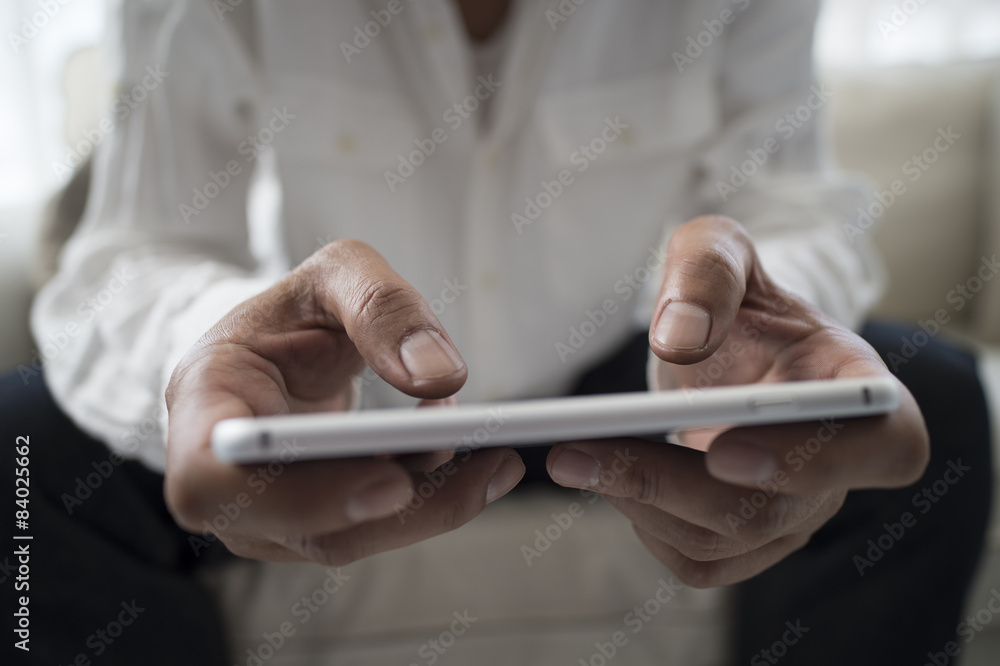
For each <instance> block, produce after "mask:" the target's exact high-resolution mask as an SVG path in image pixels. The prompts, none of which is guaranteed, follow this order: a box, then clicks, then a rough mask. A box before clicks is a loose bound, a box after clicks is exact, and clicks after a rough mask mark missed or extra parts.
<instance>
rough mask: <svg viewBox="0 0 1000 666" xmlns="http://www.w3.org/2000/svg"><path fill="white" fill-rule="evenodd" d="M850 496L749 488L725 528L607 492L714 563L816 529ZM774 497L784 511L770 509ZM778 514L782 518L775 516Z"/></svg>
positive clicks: (641, 521)
mask: <svg viewBox="0 0 1000 666" xmlns="http://www.w3.org/2000/svg"><path fill="white" fill-rule="evenodd" d="M845 495H846V493H833V494H825V495H806V496H802V497H794V496H774V495H768V494H767V493H765V492H762V491H757V492H756V493H750V492H747V493H746V494H745V495H744V496H743V498H741V500H740V504H739V505H738V506H733V507H731V508H730V509H729V510H728V511H727V512H726V514H725V523H726V529H725V530H724V531H722V532H721V533H720V532H717V531H714V530H710V529H707V528H705V527H702V526H700V525H695V524H694V523H690V522H688V521H686V520H683V519H681V518H679V517H677V516H675V515H673V514H671V513H668V512H666V511H662V510H660V509H658V508H656V507H655V506H652V505H650V504H642V503H641V502H637V501H636V500H634V499H630V498H622V497H612V496H610V495H604V496H603V497H604V499H605V500H606V501H607V502H608V503H609V504H611V505H612V506H613V507H615V508H616V509H617V510H618V511H619V512H620V513H621V514H622V515H623V516H625V517H626V518H628V519H629V521H630V522H632V524H634V525H635V526H636V527H640V528H642V529H643V530H645V531H646V532H648V533H649V534H651V535H653V536H654V537H656V538H657V539H658V540H660V541H662V542H664V543H667V544H669V545H671V546H673V547H674V548H676V549H677V550H678V551H680V553H681V554H683V555H684V556H685V557H688V558H690V559H692V560H695V561H698V562H711V561H714V560H722V559H727V558H730V557H737V556H739V555H742V554H744V553H746V552H747V548H760V547H761V546H764V545H766V544H768V543H770V542H771V541H774V540H775V539H779V538H781V537H784V536H788V535H789V534H795V533H808V534H811V533H812V532H815V531H816V530H817V529H819V528H820V526H822V525H823V524H824V523H825V522H826V521H827V520H829V519H830V518H831V517H832V516H833V515H834V514H835V513H836V512H837V511H838V510H839V509H840V506H841V505H842V503H843V498H844V497H845ZM776 497H780V499H776ZM773 501H777V502H783V503H784V504H785V506H786V507H787V508H782V509H781V512H780V513H779V512H775V511H771V512H770V513H768V512H767V510H766V506H767V505H768V504H769V503H771V502H773ZM782 513H783V514H784V515H782ZM769 516H770V518H769ZM774 517H780V519H778V520H774ZM769 523H770V524H769Z"/></svg>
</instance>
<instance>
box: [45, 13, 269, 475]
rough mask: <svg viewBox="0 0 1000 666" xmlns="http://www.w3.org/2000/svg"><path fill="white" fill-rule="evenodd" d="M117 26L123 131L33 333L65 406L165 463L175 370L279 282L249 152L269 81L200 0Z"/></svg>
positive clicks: (98, 168) (116, 108)
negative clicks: (253, 190)
mask: <svg viewBox="0 0 1000 666" xmlns="http://www.w3.org/2000/svg"><path fill="white" fill-rule="evenodd" d="M115 23H116V25H117V27H118V29H119V30H120V32H121V36H120V45H119V48H120V49H121V51H120V53H119V54H118V56H117V59H116V61H115V69H116V71H115V75H116V80H117V81H119V82H120V83H119V91H118V93H119V94H120V96H119V97H118V98H117V99H116V100H115V102H114V104H113V106H112V108H111V110H110V111H109V115H108V120H109V121H110V122H112V123H113V125H114V127H113V130H112V131H110V132H108V133H107V134H106V135H105V136H104V137H103V139H102V141H101V143H100V144H99V145H98V148H97V150H96V154H95V163H94V171H93V177H92V182H91V188H90V193H89V199H88V205H87V210H86V212H85V214H84V218H83V220H82V221H81V223H80V226H79V228H78V229H77V231H76V232H75V234H74V235H73V237H72V238H71V239H70V241H69V242H68V244H67V246H66V247H65V248H64V250H63V253H62V255H61V258H60V269H59V272H58V274H57V275H56V276H55V277H54V278H53V279H52V280H51V281H50V282H49V283H48V284H47V285H46V286H45V287H44V288H43V289H42V291H41V292H40V293H39V295H38V297H37V298H36V300H35V303H34V306H33V310H32V318H31V324H32V330H33V333H34V336H35V339H36V342H37V344H38V347H39V350H40V354H41V356H42V359H43V366H44V375H45V381H46V382H47V384H48V386H49V389H50V391H51V392H52V394H53V396H54V398H55V400H56V402H57V403H58V404H59V405H60V407H61V408H62V409H63V410H64V411H65V412H66V413H67V414H68V415H69V416H70V417H71V418H72V419H73V420H74V421H75V422H76V423H77V424H78V425H79V426H80V427H81V428H82V429H83V430H85V431H86V432H88V433H89V434H91V435H93V436H94V437H96V438H98V439H101V440H103V441H105V442H107V444H108V445H109V446H111V447H112V448H113V449H115V450H118V451H121V452H122V453H123V454H125V455H126V456H129V457H135V458H138V459H140V460H142V461H143V462H144V463H145V464H147V465H148V466H150V467H152V468H154V469H162V468H163V465H164V459H165V451H164V442H165V439H166V438H165V432H166V407H165V401H164V397H163V395H164V390H165V388H166V384H167V381H168V379H169V377H170V374H171V372H172V370H173V367H174V366H175V365H176V363H177V361H178V360H179V359H180V357H181V356H182V355H183V354H184V353H185V351H186V350H187V349H189V348H190V346H191V345H192V344H193V343H194V342H195V341H196V340H197V339H198V338H199V337H200V336H201V335H202V334H203V333H204V332H205V331H207V330H208V329H209V328H210V327H211V326H212V325H213V324H214V323H215V322H216V321H218V320H219V319H220V318H221V317H222V315H224V314H225V313H226V312H227V311H228V310H230V309H231V308H232V307H234V306H235V305H237V304H238V303H240V302H241V301H243V300H246V299H247V298H249V297H251V296H253V295H255V294H257V293H260V292H261V291H263V290H264V289H265V288H266V287H267V286H269V285H270V284H271V283H273V282H274V280H275V279H276V276H273V275H270V276H269V275H264V274H263V273H262V271H261V270H260V269H259V266H258V262H257V261H256V260H255V258H254V256H253V253H252V252H251V250H250V243H249V232H248V227H247V215H246V200H247V194H248V190H249V183H250V179H251V172H252V168H253V166H254V165H253V163H252V157H254V156H255V154H253V153H251V152H249V151H241V147H242V146H244V145H246V140H247V139H248V137H249V135H250V133H251V128H252V127H253V125H254V119H253V117H252V116H253V114H254V112H253V109H254V108H255V106H254V104H255V82H254V72H253V68H252V64H251V62H250V60H249V57H248V56H247V54H246V52H245V51H244V49H243V47H242V45H241V44H240V42H239V41H238V39H237V37H236V35H235V34H233V33H232V31H231V30H230V29H229V28H228V27H227V26H226V24H225V23H224V22H221V21H219V20H218V19H217V18H216V17H215V16H214V15H213V14H212V13H211V7H210V4H209V3H206V2H197V1H186V2H175V3H169V2H162V1H160V2H156V1H154V2H148V3H139V2H124V3H121V6H120V7H119V9H118V13H117V15H116V16H115ZM248 155H249V156H250V157H248Z"/></svg>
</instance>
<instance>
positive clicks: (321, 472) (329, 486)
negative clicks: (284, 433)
mask: <svg viewBox="0 0 1000 666" xmlns="http://www.w3.org/2000/svg"><path fill="white" fill-rule="evenodd" d="M194 372H200V373H201V374H202V375H203V376H201V377H197V378H195V379H196V381H192V382H190V383H189V384H188V387H187V388H186V390H184V391H178V392H177V393H176V395H172V396H171V402H172V404H171V409H170V423H169V432H168V439H169V443H168V451H167V453H168V455H167V469H166V483H165V493H166V495H167V504H168V506H169V507H170V510H171V513H172V514H173V515H174V517H175V519H176V520H177V522H178V523H179V524H180V525H181V526H182V527H184V528H185V529H188V530H191V531H195V532H204V531H214V532H216V533H218V532H221V531H231V532H233V533H237V534H238V533H246V534H252V533H254V532H255V531H270V532H282V531H288V532H302V533H317V532H328V531H331V530H337V529H343V528H345V527H348V526H350V525H354V524H357V523H359V522H364V521H367V520H375V519H378V518H382V517H384V516H387V515H391V514H392V512H393V507H394V506H395V505H396V504H398V503H400V502H406V501H407V500H408V499H409V497H410V495H411V493H412V481H411V478H410V475H409V474H408V473H407V471H406V470H405V469H403V468H402V467H401V466H400V465H399V464H398V463H396V462H394V461H392V460H385V459H378V458H362V459H342V460H316V461H309V462H298V456H299V452H298V450H297V449H296V448H295V446H294V443H288V442H282V443H280V444H279V448H278V452H279V456H278V457H279V460H277V461H273V462H271V463H261V464H258V465H229V464H224V463H221V462H219V461H218V460H216V459H215V457H214V455H213V454H212V452H211V449H210V448H209V447H208V446H207V445H205V444H204V442H207V440H208V434H207V433H208V431H209V430H210V429H211V426H212V424H214V423H216V422H218V421H220V420H222V419H226V418H234V417H248V416H252V415H253V414H255V413H258V412H259V410H261V409H265V408H266V405H265V404H264V403H267V402H268V401H269V400H272V399H273V398H272V397H270V396H271V394H273V393H274V392H275V391H277V389H276V388H275V387H274V385H273V384H270V385H268V382H267V380H266V379H259V378H262V377H263V375H261V374H259V373H252V372H250V373H241V374H239V376H236V377H234V376H233V375H232V374H226V373H222V374H221V375H215V374H212V373H210V372H209V371H199V370H195V371H194ZM234 381H238V382H240V386H239V390H241V391H244V392H245V393H246V395H248V396H251V397H249V398H248V399H247V400H249V401H250V402H247V400H244V399H242V398H239V397H237V393H236V387H234V386H229V385H227V383H231V382H234Z"/></svg>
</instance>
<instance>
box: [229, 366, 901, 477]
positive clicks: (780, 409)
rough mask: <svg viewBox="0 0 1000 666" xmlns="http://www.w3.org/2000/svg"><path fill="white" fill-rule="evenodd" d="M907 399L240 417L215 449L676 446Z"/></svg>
mask: <svg viewBox="0 0 1000 666" xmlns="http://www.w3.org/2000/svg"><path fill="white" fill-rule="evenodd" d="M899 399H900V397H899V391H898V388H897V384H896V382H895V381H893V380H892V379H890V378H887V377H878V378H862V379H836V380H822V381H804V382H787V383H779V384H753V385H748V386H726V387H718V388H707V389H703V390H691V389H684V390H676V391H660V392H656V393H618V394H610V395H593V396H579V397H569V398H546V399H542V400H524V401H517V402H499V403H490V404H469V405H459V406H457V407H439V408H430V409H377V410H365V411H356V412H336V413H319V414H296V415H284V416H264V417H257V418H237V419H227V420H224V421H220V422H219V423H217V424H216V425H215V428H214V429H213V430H212V451H213V452H214V454H215V456H216V458H217V459H219V460H221V461H224V462H230V463H252V462H262V461H268V460H272V459H275V460H276V459H279V456H280V455H281V453H282V451H283V450H285V449H287V447H288V445H289V444H290V443H292V442H294V443H295V452H296V459H297V460H306V459H315V458H343V457H356V456H372V455H379V454H402V453H418V452H422V451H440V450H445V449H452V448H453V449H475V448H482V447H488V446H530V445H537V444H552V443H556V442H564V441H571V440H579V439H597V438H602V437H626V436H632V437H647V438H654V439H659V440H661V441H666V435H667V434H669V433H671V432H676V431H680V430H687V429H693V428H707V427H718V426H735V425H754V424H767V423H787V422H793V421H810V420H814V419H820V418H847V417H858V416H872V415H876V414H884V413H886V412H890V411H892V410H894V409H896V407H898V405H899ZM285 457H287V452H286V454H285Z"/></svg>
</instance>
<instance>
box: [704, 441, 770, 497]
mask: <svg viewBox="0 0 1000 666" xmlns="http://www.w3.org/2000/svg"><path fill="white" fill-rule="evenodd" d="M705 466H706V468H707V469H708V473H709V474H711V475H712V476H714V477H715V478H716V479H718V480H720V481H725V482H726V483H732V484H735V485H739V486H751V487H753V486H756V485H757V484H759V483H764V482H766V481H768V480H770V479H771V478H773V477H774V474H775V472H777V471H778V462H777V460H775V458H774V456H773V455H772V454H771V453H770V452H768V451H765V450H763V449H760V448H758V447H756V446H753V445H752V444H750V443H748V442H745V441H742V440H735V439H731V438H719V439H717V440H716V441H715V442H713V443H712V445H711V447H709V449H708V453H707V454H706V455H705Z"/></svg>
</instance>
